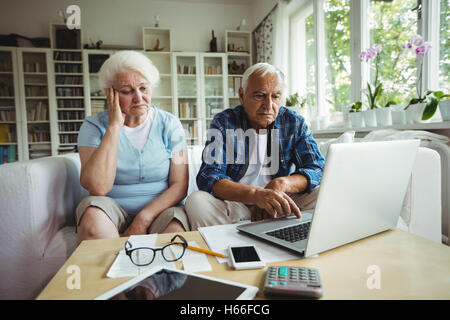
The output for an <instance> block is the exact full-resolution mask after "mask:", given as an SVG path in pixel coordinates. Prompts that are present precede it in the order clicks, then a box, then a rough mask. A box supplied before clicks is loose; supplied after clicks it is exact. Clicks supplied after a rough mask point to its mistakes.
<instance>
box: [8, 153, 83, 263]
mask: <svg viewBox="0 0 450 320" xmlns="http://www.w3.org/2000/svg"><path fill="white" fill-rule="evenodd" d="M77 157H78V155H75V156H72V157H71V158H70V157H69V158H68V157H62V156H57V157H48V158H42V159H37V160H32V161H24V162H16V163H11V164H5V165H2V166H0V176H1V177H2V178H1V179H0V203H1V204H2V205H1V207H0V210H1V213H0V214H1V219H2V223H1V224H0V235H1V237H2V246H1V247H0V255H1V256H3V257H4V254H6V255H7V256H22V255H24V254H26V255H29V256H32V257H36V258H39V257H42V256H43V254H44V252H45V249H46V246H47V245H48V243H49V241H50V240H51V239H52V237H53V236H54V235H55V234H56V232H58V230H60V229H61V228H62V227H64V226H66V225H73V224H74V209H75V206H76V205H77V204H78V202H79V201H80V199H81V197H83V195H85V194H86V191H84V190H83V189H82V188H81V186H80V183H79V167H77V161H78V162H79V160H77ZM2 260H3V259H2Z"/></svg>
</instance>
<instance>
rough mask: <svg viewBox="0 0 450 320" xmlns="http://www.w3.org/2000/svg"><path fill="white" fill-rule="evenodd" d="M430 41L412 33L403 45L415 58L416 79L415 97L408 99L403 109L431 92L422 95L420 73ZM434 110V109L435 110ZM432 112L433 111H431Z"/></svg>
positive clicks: (418, 101)
mask: <svg viewBox="0 0 450 320" xmlns="http://www.w3.org/2000/svg"><path fill="white" fill-rule="evenodd" d="M431 47H432V46H431V43H430V42H424V41H423V38H422V37H421V36H420V35H414V36H413V37H411V38H410V39H409V40H408V41H407V42H406V43H405V45H404V48H405V49H406V50H408V51H411V52H413V53H414V54H415V56H416V59H417V70H418V75H417V80H416V93H417V98H413V99H411V100H410V101H409V103H408V105H407V106H406V107H405V110H406V109H408V107H409V106H410V105H412V104H417V103H422V102H424V101H425V99H426V98H427V96H428V95H429V94H431V93H432V91H427V92H425V94H423V95H422V74H423V59H424V56H425V54H426V53H427V52H428V51H430V49H431ZM435 111H436V110H435ZM433 114H434V112H433Z"/></svg>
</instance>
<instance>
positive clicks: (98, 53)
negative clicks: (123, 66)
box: [83, 49, 114, 116]
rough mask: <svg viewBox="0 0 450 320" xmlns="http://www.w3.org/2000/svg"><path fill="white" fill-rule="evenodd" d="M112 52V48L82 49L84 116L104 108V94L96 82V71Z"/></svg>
mask: <svg viewBox="0 0 450 320" xmlns="http://www.w3.org/2000/svg"><path fill="white" fill-rule="evenodd" d="M113 53H114V51H113V50H94V49H86V50H83V61H84V62H85V63H84V64H83V82H84V92H85V93H86V94H85V96H84V105H85V111H86V116H89V115H94V114H97V113H99V112H101V111H103V110H106V107H107V106H106V103H107V101H106V96H105V92H104V90H103V88H100V85H99V83H98V72H99V71H100V67H101V66H102V64H103V62H105V60H106V59H108V58H109V57H110V56H111V55H112V54H113Z"/></svg>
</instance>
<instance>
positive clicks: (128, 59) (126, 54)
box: [98, 50, 159, 89]
mask: <svg viewBox="0 0 450 320" xmlns="http://www.w3.org/2000/svg"><path fill="white" fill-rule="evenodd" d="M127 70H132V71H137V72H139V73H140V74H142V76H144V78H146V79H147V80H148V82H150V86H151V87H152V88H153V87H154V86H156V85H157V84H158V82H159V71H158V69H157V68H156V67H155V65H154V64H153V62H152V61H151V60H150V59H149V58H148V57H147V56H145V55H144V54H142V53H140V52H137V51H131V50H124V51H118V52H116V53H115V54H113V55H112V56H111V57H109V58H108V59H107V60H106V61H105V62H104V63H103V65H102V67H101V68H100V71H99V75H98V77H99V78H98V80H99V84H100V88H103V89H106V88H110V87H111V86H112V85H113V83H114V79H115V77H116V75H117V74H118V73H121V72H126V71H127Z"/></svg>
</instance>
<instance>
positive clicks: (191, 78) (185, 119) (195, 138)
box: [172, 52, 202, 145]
mask: <svg viewBox="0 0 450 320" xmlns="http://www.w3.org/2000/svg"><path fill="white" fill-rule="evenodd" d="M199 58H200V57H199V54H198V53H187V52H183V53H173V54H172V74H174V75H175V79H174V80H175V81H173V84H174V106H175V109H174V110H173V113H174V114H175V115H176V116H178V118H179V119H180V121H181V124H182V126H183V128H184V130H185V133H186V138H187V144H188V145H196V144H199V143H200V137H201V129H202V125H201V121H202V118H201V113H200V108H199V105H200V97H199V92H200V91H199V90H198V88H199V85H200V76H199Z"/></svg>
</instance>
